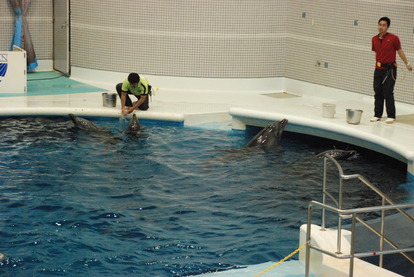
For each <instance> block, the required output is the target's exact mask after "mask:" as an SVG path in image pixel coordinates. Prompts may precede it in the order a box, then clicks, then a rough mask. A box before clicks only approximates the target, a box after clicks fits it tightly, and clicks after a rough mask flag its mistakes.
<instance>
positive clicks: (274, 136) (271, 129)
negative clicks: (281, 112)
mask: <svg viewBox="0 0 414 277" xmlns="http://www.w3.org/2000/svg"><path fill="white" fill-rule="evenodd" d="M287 123H288V120H287V119H283V120H281V121H276V122H273V123H271V124H270V125H268V126H267V127H265V128H263V130H261V131H260V132H259V133H258V134H257V135H256V136H254V137H253V138H252V139H251V140H250V141H249V143H247V144H246V147H258V148H260V149H263V150H264V151H266V152H267V151H270V150H276V149H277V147H278V145H279V143H280V140H281V137H282V133H283V130H284V129H285V127H286V124H287Z"/></svg>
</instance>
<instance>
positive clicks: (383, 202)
mask: <svg viewBox="0 0 414 277" xmlns="http://www.w3.org/2000/svg"><path fill="white" fill-rule="evenodd" d="M381 204H382V206H385V198H384V197H382V202H381ZM380 228H381V237H380V242H379V243H380V251H382V250H384V239H385V210H382V211H381V227H380ZM383 262H384V254H380V255H379V267H381V268H382V267H383Z"/></svg>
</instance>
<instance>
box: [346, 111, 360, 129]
mask: <svg viewBox="0 0 414 277" xmlns="http://www.w3.org/2000/svg"><path fill="white" fill-rule="evenodd" d="M362 112H363V111H362V110H354V109H347V110H346V122H347V123H349V124H354V125H358V124H359V123H360V122H361V116H362Z"/></svg>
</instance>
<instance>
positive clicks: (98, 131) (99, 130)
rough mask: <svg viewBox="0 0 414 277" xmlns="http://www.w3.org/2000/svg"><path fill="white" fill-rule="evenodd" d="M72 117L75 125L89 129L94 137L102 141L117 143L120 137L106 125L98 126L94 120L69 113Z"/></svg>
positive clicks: (84, 129) (81, 128) (85, 129)
mask: <svg viewBox="0 0 414 277" xmlns="http://www.w3.org/2000/svg"><path fill="white" fill-rule="evenodd" d="M69 117H70V119H71V120H72V122H73V124H75V127H76V128H78V129H80V130H83V131H87V132H88V133H89V134H91V135H92V136H93V137H95V138H98V139H99V140H100V141H103V142H105V143H109V144H115V143H117V142H118V141H119V140H120V139H119V138H117V137H115V136H114V134H113V133H112V132H111V131H110V130H108V129H107V128H105V127H98V126H96V125H95V124H94V123H93V122H92V121H89V120H87V119H85V118H81V117H78V116H76V115H74V114H71V113H70V114H69Z"/></svg>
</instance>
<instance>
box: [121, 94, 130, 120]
mask: <svg viewBox="0 0 414 277" xmlns="http://www.w3.org/2000/svg"><path fill="white" fill-rule="evenodd" d="M126 95H127V94H126V92H124V91H122V92H121V113H122V115H127V114H129V113H130V111H129V109H128V107H125V101H126Z"/></svg>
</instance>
